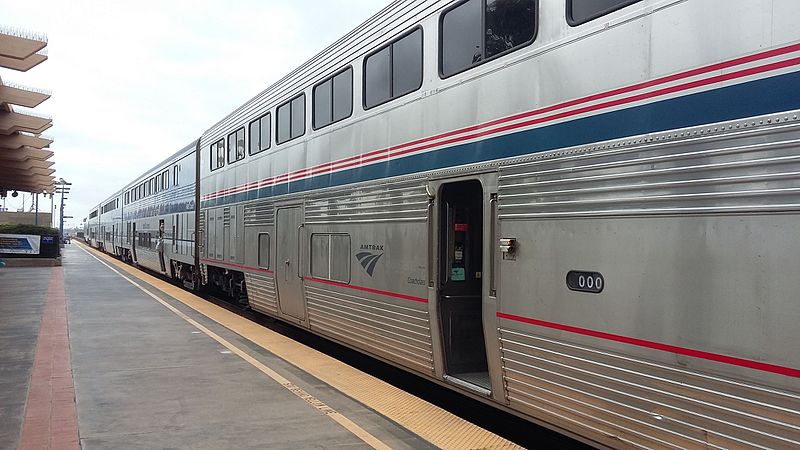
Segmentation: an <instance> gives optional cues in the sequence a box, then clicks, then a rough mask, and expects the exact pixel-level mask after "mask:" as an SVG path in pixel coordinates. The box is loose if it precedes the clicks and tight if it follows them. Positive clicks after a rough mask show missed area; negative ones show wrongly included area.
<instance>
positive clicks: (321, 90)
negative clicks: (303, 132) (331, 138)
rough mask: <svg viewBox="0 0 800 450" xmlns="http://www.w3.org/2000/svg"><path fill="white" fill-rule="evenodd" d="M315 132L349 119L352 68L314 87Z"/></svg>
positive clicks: (350, 111)
mask: <svg viewBox="0 0 800 450" xmlns="http://www.w3.org/2000/svg"><path fill="white" fill-rule="evenodd" d="M313 104H314V114H313V116H314V121H313V126H314V129H315V130H318V129H320V128H323V127H326V126H328V125H330V124H332V123H336V122H338V121H340V120H342V119H346V118H348V117H350V115H351V114H352V113H353V68H352V67H348V68H347V69H345V70H343V71H341V72H339V73H338V74H336V75H334V76H332V77H330V78H328V79H326V80H325V81H323V82H321V83H319V84H317V85H316V86H314V101H313Z"/></svg>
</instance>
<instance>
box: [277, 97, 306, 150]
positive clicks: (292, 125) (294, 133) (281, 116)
mask: <svg viewBox="0 0 800 450" xmlns="http://www.w3.org/2000/svg"><path fill="white" fill-rule="evenodd" d="M277 121H278V123H277V125H276V128H277V142H278V144H283V143H284V142H288V141H291V140H292V139H295V138H298V137H300V136H302V135H303V134H305V132H306V94H300V95H298V96H297V97H295V98H293V99H291V100H289V101H288V102H286V103H284V104H282V105H281V106H279V107H278V113H277Z"/></svg>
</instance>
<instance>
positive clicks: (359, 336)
mask: <svg viewBox="0 0 800 450" xmlns="http://www.w3.org/2000/svg"><path fill="white" fill-rule="evenodd" d="M306 300H307V303H308V319H309V326H310V328H311V330H313V331H316V332H319V333H321V334H325V335H328V336H330V337H333V338H335V339H338V340H340V341H343V342H346V343H348V344H351V345H353V346H354V347H358V348H360V349H362V350H365V351H368V352H370V353H373V354H376V355H379V356H382V357H384V358H386V359H389V360H391V361H394V362H397V363H398V364H401V365H404V366H406V367H409V368H411V369H414V370H417V371H420V372H423V373H427V374H430V373H431V372H432V371H433V350H432V344H431V335H430V318H429V317H428V310H427V309H415V308H410V307H406V306H401V305H397V304H393V303H391V301H379V300H372V299H369V298H365V297H361V296H358V295H352V294H346V293H342V292H336V291H334V290H332V289H326V288H322V287H318V286H314V285H306Z"/></svg>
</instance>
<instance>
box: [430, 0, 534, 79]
mask: <svg viewBox="0 0 800 450" xmlns="http://www.w3.org/2000/svg"><path fill="white" fill-rule="evenodd" d="M440 21H441V22H440V25H441V26H440V29H441V35H440V39H439V43H440V44H439V45H440V48H439V55H440V59H439V72H440V75H441V76H442V78H446V77H449V76H452V75H455V74H457V73H460V72H463V71H465V70H467V69H469V68H471V67H475V66H477V65H479V64H482V63H484V62H486V61H489V60H491V59H493V58H495V57H498V56H500V55H504V54H506V53H508V52H510V51H513V50H516V49H519V48H522V47H523V46H525V45H527V44H529V43H531V42H533V39H534V36H535V35H536V0H514V1H509V0H467V1H464V2H461V3H458V4H456V5H455V6H453V7H452V8H450V9H449V10H447V11H445V12H444V13H442V16H441V19H440Z"/></svg>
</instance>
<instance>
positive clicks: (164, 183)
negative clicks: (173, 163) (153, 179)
mask: <svg viewBox="0 0 800 450" xmlns="http://www.w3.org/2000/svg"><path fill="white" fill-rule="evenodd" d="M168 187H169V170H165V171H163V172H161V189H163V190H167V188H168Z"/></svg>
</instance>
